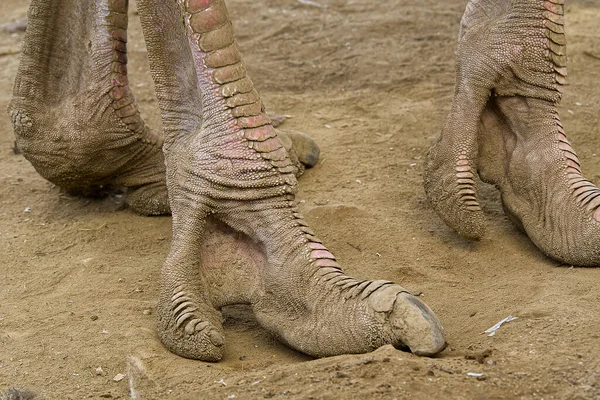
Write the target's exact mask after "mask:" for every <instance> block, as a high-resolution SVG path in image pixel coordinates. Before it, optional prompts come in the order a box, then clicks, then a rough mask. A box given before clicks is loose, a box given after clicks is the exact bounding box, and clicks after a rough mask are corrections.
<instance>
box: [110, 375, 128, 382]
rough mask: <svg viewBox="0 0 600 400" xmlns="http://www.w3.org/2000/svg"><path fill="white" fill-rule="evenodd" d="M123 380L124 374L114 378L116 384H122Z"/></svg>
mask: <svg viewBox="0 0 600 400" xmlns="http://www.w3.org/2000/svg"><path fill="white" fill-rule="evenodd" d="M123 379H125V375H124V374H116V375H115V377H114V378H113V381H115V382H121V381H122V380H123Z"/></svg>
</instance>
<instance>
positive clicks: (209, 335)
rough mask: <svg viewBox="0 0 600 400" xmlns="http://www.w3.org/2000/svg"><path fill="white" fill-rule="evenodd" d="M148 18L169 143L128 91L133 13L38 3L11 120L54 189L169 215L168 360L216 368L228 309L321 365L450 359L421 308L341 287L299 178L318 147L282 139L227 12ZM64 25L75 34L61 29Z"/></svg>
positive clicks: (199, 10)
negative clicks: (308, 218)
mask: <svg viewBox="0 0 600 400" xmlns="http://www.w3.org/2000/svg"><path fill="white" fill-rule="evenodd" d="M51 3H52V4H51ZM57 3H60V4H57ZM138 10H139V12H140V17H141V20H142V26H143V30H144V36H145V40H146V43H147V48H148V56H149V61H150V67H151V71H152V76H153V79H154V83H155V88H156V93H157V97H158V101H159V106H160V109H161V117H162V122H163V130H164V132H163V133H162V134H161V133H157V132H154V131H152V130H151V129H149V128H147V127H146V126H145V124H144V123H143V121H141V118H140V117H139V112H138V110H137V106H136V105H135V101H134V99H133V95H132V94H131V90H130V89H129V85H128V81H127V76H126V56H125V38H126V27H127V19H126V15H127V1H126V0H96V1H95V2H94V3H93V4H90V5H85V6H84V5H81V4H79V2H76V1H75V0H63V1H62V2H56V1H54V2H50V1H48V0H34V1H33V2H32V6H31V10H30V13H29V21H30V26H29V28H28V31H27V34H26V38H25V46H24V50H23V60H22V63H21V67H20V69H19V75H18V77H17V80H16V83H15V93H14V99H13V101H12V103H11V107H10V111H9V112H10V115H11V117H12V120H13V124H14V127H15V132H16V135H17V138H18V143H19V146H20V148H21V149H22V150H23V153H24V154H25V155H26V157H27V158H28V159H29V160H30V161H31V162H32V163H33V164H34V166H35V167H36V169H37V170H38V171H39V172H40V173H41V174H42V175H43V176H45V177H46V178H48V179H49V180H52V181H54V182H56V183H57V184H59V185H61V186H64V187H67V188H80V187H89V186H94V185H100V184H106V183H110V184H119V185H124V186H128V187H130V188H131V189H132V190H131V191H130V192H128V195H129V196H130V197H129V198H128V203H129V204H130V205H131V206H132V207H133V208H134V209H136V210H137V211H139V212H142V213H146V214H158V213H162V212H165V211H168V210H169V208H170V210H171V212H172V215H173V240H172V245H171V251H170V253H169V255H168V257H167V260H166V262H165V264H164V266H163V268H162V272H161V282H160V294H159V301H158V306H157V316H158V331H159V336H160V338H161V340H162V341H163V343H164V344H165V345H166V347H167V348H169V349H170V350H171V351H173V352H175V353H177V354H179V355H181V356H184V357H189V358H197V359H201V360H206V361H216V360H219V359H220V358H221V357H222V355H223V349H224V344H225V343H224V335H223V328H222V325H221V318H222V317H221V313H220V311H219V309H220V308H221V307H223V306H225V305H229V304H240V303H243V304H249V305H251V307H252V310H253V311H254V313H255V315H256V318H257V320H258V321H259V322H260V323H261V324H262V325H263V326H264V327H265V328H266V329H267V330H268V331H269V332H271V333H272V334H273V335H275V336H276V337H278V338H279V339H281V340H282V341H283V342H285V343H287V344H288V345H290V346H291V347H293V348H295V349H297V350H299V351H302V352H304V353H306V354H310V355H313V356H316V357H323V356H330V355H337V354H343V353H361V352H367V351H371V350H374V349H376V348H378V347H380V346H382V345H385V344H392V345H394V346H397V347H408V348H409V349H410V350H411V351H413V352H414V353H416V354H420V355H434V354H437V353H438V352H440V351H442V350H443V349H444V347H445V346H446V343H445V339H444V333H443V329H442V327H441V325H440V323H439V321H438V319H437V317H436V316H435V315H434V314H433V313H432V311H431V310H430V309H429V308H428V307H427V306H426V305H425V304H423V303H422V302H421V301H420V300H418V299H417V298H415V297H413V296H412V295H410V294H409V293H408V291H407V290H406V289H404V288H402V287H400V286H398V285H396V284H394V283H392V282H388V281H361V280H357V279H354V278H352V277H349V276H347V275H345V274H344V273H343V271H342V269H341V267H340V266H339V265H338V263H337V262H336V261H335V257H334V256H333V255H332V254H331V253H330V252H329V251H328V250H327V249H326V247H325V246H324V245H323V244H322V242H321V240H320V239H319V238H318V237H317V236H316V235H315V233H314V232H313V231H312V230H311V229H310V228H309V227H308V226H307V224H306V222H305V221H304V220H303V217H302V215H301V214H300V213H299V210H298V208H297V205H296V202H295V199H294V198H295V193H296V191H297V181H296V176H297V175H298V174H299V173H300V172H301V171H302V168H303V166H302V164H305V165H308V166H310V165H313V164H314V163H315V162H316V160H317V157H318V148H317V147H316V145H315V144H314V142H312V141H311V140H310V139H309V138H308V137H306V136H305V135H303V134H299V133H295V132H288V133H286V134H285V133H284V134H283V135H282V134H278V133H277V132H276V131H275V129H274V128H273V125H272V123H271V121H270V119H269V117H268V116H267V115H266V114H265V112H264V107H263V105H262V102H261V100H260V96H259V95H258V92H257V91H256V90H255V89H254V86H253V84H252V81H251V80H250V78H249V77H248V76H247V73H246V70H245V67H244V64H243V62H242V60H241V56H240V53H239V52H238V50H237V45H236V44H235V42H234V37H233V32H232V28H231V22H230V21H229V17H228V15H227V11H226V8H225V3H224V2H223V1H222V0H220V1H210V0H188V1H183V0H182V1H179V2H177V1H176V0H170V1H165V0H141V1H140V2H139V4H138ZM67 20H68V21H75V22H74V23H73V25H72V26H69V28H68V29H64V25H61V22H62V23H64V22H65V21H67ZM61 27H62V28H63V29H64V30H63V31H61V30H60V29H59V28H61ZM77 35H79V36H77ZM72 36H77V37H75V38H72ZM81 36H83V37H84V38H85V40H82V39H81ZM57 49H59V50H60V51H61V52H63V54H61V57H53V56H52V53H51V52H52V51H57ZM73 57H75V58H73ZM90 71H91V72H90ZM65 78H66V79H65ZM50 104H51V105H50ZM161 145H162V152H161V151H160V147H161ZM163 154H164V156H163Z"/></svg>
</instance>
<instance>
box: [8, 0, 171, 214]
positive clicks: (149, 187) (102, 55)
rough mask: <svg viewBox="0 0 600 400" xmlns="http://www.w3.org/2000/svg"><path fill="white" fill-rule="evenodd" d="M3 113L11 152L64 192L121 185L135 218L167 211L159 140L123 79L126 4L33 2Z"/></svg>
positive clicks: (125, 73)
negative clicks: (11, 135) (10, 131)
mask: <svg viewBox="0 0 600 400" xmlns="http://www.w3.org/2000/svg"><path fill="white" fill-rule="evenodd" d="M28 16H29V23H28V28H27V31H26V33H25V38H24V42H23V50H22V56H21V63H20V64H19V70H18V73H17V78H16V80H15V85H14V90H13V99H12V101H11V103H10V106H9V114H10V117H11V120H12V123H13V127H14V130H15V135H16V138H17V145H18V146H19V148H20V150H21V151H22V153H23V155H24V156H25V157H26V158H27V159H28V160H29V161H30V162H31V163H32V164H33V166H34V167H35V169H36V170H37V171H38V172H39V173H40V175H42V176H43V177H44V178H46V179H48V180H49V181H51V182H53V183H55V184H56V185H58V186H60V187H63V188H65V189H68V190H70V191H78V190H88V188H90V187H94V186H101V185H108V184H110V185H119V186H126V187H129V188H130V190H129V191H128V194H127V199H126V201H127V203H128V204H130V205H131V207H132V208H133V209H135V210H136V211H138V212H140V213H142V214H163V213H167V212H168V204H167V196H166V184H165V178H164V174H165V168H164V158H163V155H162V151H161V146H162V142H163V138H162V135H161V134H160V133H158V132H156V131H154V130H152V129H150V128H149V127H148V126H146V124H145V123H144V121H143V120H142V118H141V117H140V114H139V111H138V107H137V104H136V102H135V99H134V97H133V94H132V92H131V89H130V88H129V81H128V78H127V52H126V41H127V2H126V1H108V0H107V1H98V2H95V3H90V4H88V2H76V1H72V0H70V1H67V0H65V1H59V2H56V1H49V0H34V1H32V3H31V6H30V8H29V14H28Z"/></svg>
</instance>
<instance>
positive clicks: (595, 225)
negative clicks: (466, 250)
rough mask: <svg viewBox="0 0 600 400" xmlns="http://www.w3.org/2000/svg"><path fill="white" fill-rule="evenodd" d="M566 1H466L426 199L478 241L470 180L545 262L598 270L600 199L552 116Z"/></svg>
mask: <svg viewBox="0 0 600 400" xmlns="http://www.w3.org/2000/svg"><path fill="white" fill-rule="evenodd" d="M563 3H564V0H513V1H510V0H471V1H470V2H469V4H468V5H467V9H466V11H465V14H464V16H463V19H462V22H461V30H460V34H459V46H458V51H457V78H456V87H455V95H454V100H453V103H452V108H451V111H450V114H449V115H448V118H447V120H446V123H445V125H444V128H443V131H442V134H441V137H440V139H439V141H438V142H437V143H436V144H435V145H434V146H433V147H432V149H431V150H430V152H429V155H428V161H427V166H426V172H425V190H426V192H427V196H428V198H429V200H430V203H431V204H432V205H433V207H434V209H435V210H436V211H437V213H438V214H439V215H440V216H441V217H442V219H443V220H444V221H445V222H446V223H447V224H448V225H449V226H450V227H452V228H453V229H455V230H456V231H457V232H458V233H460V234H461V235H463V236H465V237H467V238H470V239H478V238H480V237H481V236H482V235H483V233H484V218H483V213H482V211H481V207H480V205H479V202H478V198H477V188H476V183H475V179H476V176H477V175H479V177H480V178H481V179H482V180H483V181H484V182H488V183H491V184H494V185H496V186H497V187H498V189H499V190H500V192H501V195H502V203H503V206H504V209H505V212H506V214H507V215H508V217H509V218H510V220H511V221H513V222H514V223H515V224H516V225H517V226H518V227H519V228H520V229H522V230H523V231H524V232H526V233H527V235H528V236H529V237H530V238H531V240H532V241H533V242H534V243H535V244H536V245H537V246H538V247H539V248H540V249H541V250H542V251H543V252H544V253H545V254H547V255H548V256H550V257H552V258H555V259H557V260H559V261H561V262H563V263H567V264H573V265H581V266H598V265H600V222H599V220H600V209H599V206H600V191H599V190H598V189H597V188H596V187H595V186H594V185H593V184H592V183H591V182H590V181H588V180H587V179H586V178H585V177H583V175H582V173H581V168H580V165H579V160H578V158H577V155H576V154H575V151H574V150H573V148H572V147H571V145H570V144H569V141H568V140H567V137H566V135H565V131H564V129H563V127H562V124H561V122H560V118H559V115H558V111H557V106H558V104H559V102H560V99H561V94H562V91H563V85H564V83H565V77H566V74H567V70H566V61H567V60H566V39H565V34H564V17H563V14H564V13H563Z"/></svg>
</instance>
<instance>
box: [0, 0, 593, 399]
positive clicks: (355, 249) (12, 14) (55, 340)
mask: <svg viewBox="0 0 600 400" xmlns="http://www.w3.org/2000/svg"><path fill="white" fill-rule="evenodd" d="M317 1H318V4H321V5H323V7H318V6H315V5H311V4H303V3H306V2H301V1H298V0H268V1H257V2H250V1H243V0H229V1H228V4H229V9H230V10H231V14H232V18H233V21H234V24H235V27H236V31H237V36H238V39H239V43H240V47H241V49H242V51H243V53H244V55H245V58H246V63H247V65H248V69H249V71H250V74H251V76H252V78H253V80H254V81H255V83H256V86H257V87H258V88H259V90H260V91H261V94H262V95H263V99H264V101H265V104H266V105H267V108H268V109H269V110H270V111H273V112H276V113H280V114H287V115H290V118H289V119H288V120H287V121H286V122H285V125H284V127H287V128H291V129H297V130H303V131H305V132H307V133H309V134H310V135H312V136H313V137H314V138H315V139H316V140H317V141H318V143H319V144H320V145H321V147H322V158H321V161H320V162H319V164H318V165H317V166H316V167H315V168H314V169H312V170H310V171H308V172H307V173H306V174H305V176H304V177H303V178H302V179H301V191H300V194H299V200H301V208H302V210H303V214H304V215H305V216H306V218H307V220H308V222H309V223H310V224H311V226H312V227H313V229H315V230H316V231H317V232H318V235H319V236H320V237H321V238H322V239H324V241H325V243H326V244H327V245H328V246H329V247H330V249H331V250H332V251H333V252H334V253H335V254H336V255H337V257H338V259H339V260H340V261H341V263H342V264H343V265H344V267H345V269H346V270H347V272H349V273H350V274H353V275H355V276H357V277H361V278H376V279H389V280H393V281H396V282H398V283H400V284H402V285H404V286H405V287H407V288H409V289H410V290H412V291H413V292H417V293H419V292H420V293H421V296H422V299H423V300H424V301H426V302H427V303H428V304H429V305H430V306H431V307H432V308H433V309H434V310H435V311H436V312H437V314H438V316H439V317H440V319H441V321H442V323H443V324H444V326H445V328H446V331H447V336H448V341H449V347H448V349H447V350H445V351H444V352H443V353H442V354H441V355H440V356H439V357H437V358H419V357H416V356H413V355H412V354H409V353H404V352H401V351H398V350H395V349H392V348H385V347H384V348H382V349H380V350H378V351H376V352H374V353H372V354H366V355H356V356H341V357H333V358H329V359H323V360H311V359H310V358H309V357H306V356H304V355H302V354H300V353H297V352H295V351H293V350H290V349H288V348H286V347H285V346H283V345H281V344H279V343H278V342H276V341H275V340H274V339H273V338H272V337H270V336H269V334H268V333H266V332H265V331H264V330H262V329H261V328H260V327H259V326H257V324H256V322H255V321H254V319H253V317H252V315H251V314H250V313H249V312H248V310H247V309H246V308H244V307H231V308H228V309H226V310H225V316H226V319H225V327H226V334H227V352H226V355H225V358H224V360H223V361H222V362H220V363H217V364H209V363H203V362H198V361H193V360H186V359H183V358H180V357H177V356H175V355H173V354H171V353H169V352H168V351H167V350H165V349H164V348H163V347H162V345H161V344H160V342H159V341H158V338H157V336H156V333H155V328H154V315H153V307H154V305H155V301H156V297H157V280H158V272H159V269H160V267H161V264H162V263H163V261H164V259H165V256H166V254H167V251H168V248H169V242H170V233H171V232H170V231H171V225H170V224H171V220H170V218H168V217H161V218H145V217H141V216H138V215H135V214H134V213H132V212H131V211H130V210H127V209H123V207H121V206H120V199H119V198H117V197H109V198H107V199H104V200H90V199H81V198H71V197H67V196H65V195H63V194H61V193H60V192H59V190H58V189H57V188H56V187H54V186H53V185H52V184H50V183H49V182H47V181H45V180H44V179H42V178H41V177H40V176H39V175H38V174H37V173H36V172H35V171H34V170H33V168H32V167H31V165H30V164H29V163H28V162H27V161H26V160H25V159H24V158H23V156H21V155H16V154H14V153H13V150H12V144H13V132H12V128H11V126H10V122H9V119H8V117H7V115H6V114H3V113H0V185H1V186H0V188H1V189H0V218H1V219H0V221H1V225H0V280H1V281H2V283H1V291H0V388H2V387H5V386H9V385H14V386H19V387H26V388H29V389H31V390H33V391H35V392H36V393H38V394H39V395H40V396H41V397H42V398H45V399H82V398H109V399H110V398H112V399H116V398H121V399H126V398H129V397H130V394H129V387H130V379H128V377H125V378H124V379H122V380H121V381H119V382H116V381H114V380H113V378H114V377H115V376H117V375H118V374H128V361H127V358H128V357H129V356H134V357H136V359H137V360H140V361H141V362H142V363H143V365H144V366H145V369H146V371H147V375H146V376H145V377H141V378H140V377H139V375H140V374H139V373H136V370H135V368H134V369H133V370H131V369H130V370H129V376H131V377H133V379H132V381H133V385H134V387H135V388H137V389H139V390H143V391H145V392H146V393H147V395H146V398H174V399H175V398H177V399H185V398H189V399H198V398H211V399H212V398H214V399H232V398H239V399H245V398H298V399H337V398H386V399H388V398H389V399H394V398H398V399H403V398H411V399H432V398H445V399H501V398H502V399H504V398H514V399H599V398H600V328H599V327H600V307H599V305H600V270H597V269H584V268H572V267H570V266H568V265H558V263H557V262H555V261H553V260H550V259H548V258H546V257H544V256H543V255H542V254H541V253H540V252H539V251H538V250H537V249H536V247H535V246H534V245H533V244H532V243H531V242H530V241H529V240H528V238H527V237H526V236H524V235H523V234H521V233H519V232H518V231H517V230H516V229H515V228H514V227H513V226H512V225H511V224H510V223H509V222H508V221H507V219H506V218H505V217H504V215H503V213H502V209H501V207H500V205H499V203H498V197H497V195H496V193H495V190H494V189H493V188H491V187H482V193H483V196H482V197H483V205H484V208H485V211H486V213H487V216H488V228H489V229H488V233H487V236H486V237H485V238H484V239H483V240H481V241H480V242H476V243H475V242H469V241H466V240H463V239H461V238H460V237H458V236H457V235H456V234H455V233H454V232H453V231H451V230H450V229H449V228H447V227H446V226H445V225H444V224H443V223H442V222H441V220H439V219H438V217H437V216H436V215H435V214H434V212H433V211H432V210H431V209H430V208H429V206H428V204H427V201H426V199H425V195H424V192H423V188H422V172H423V160H424V155H425V153H426V151H427V148H428V147H429V145H430V143H431V142H432V140H433V139H434V138H435V137H436V136H437V135H438V133H439V131H440V129H441V126H442V123H443V120H444V118H445V116H446V114H447V112H448V109H449V106H450V100H451V95H452V91H453V64H454V60H453V51H454V49H455V47H456V37H457V32H458V22H459V20H460V17H461V15H462V12H463V10H464V6H465V3H466V1H465V0H444V1H437V0H420V1H417V2H409V3H407V2H405V1H399V0H389V1H379V2H378V1H370V0H317ZM325 6H326V7H325ZM26 10H27V2H26V1H23V0H3V1H2V2H1V3H0V24H4V23H8V22H11V21H13V20H18V19H20V18H23V17H24V16H25V15H26ZM599 12H600V4H598V2H597V0H570V1H569V3H568V5H567V8H566V14H567V23H568V39H569V40H570V43H569V55H570V65H569V72H570V86H568V87H567V93H566V95H565V98H564V101H563V103H562V106H561V113H562V117H563V122H564V124H565V127H566V129H567V132H568V133H569V135H570V138H571V140H572V142H573V145H574V147H575V148H576V149H577V151H578V152H579V155H580V158H581V160H582V164H583V168H584V172H587V175H588V176H589V177H590V178H591V179H592V180H595V181H596V182H599V181H600V155H597V152H598V153H600V132H599V130H600V125H599V122H598V117H599V116H600V28H599V25H598V13H599ZM131 14H132V22H131V30H130V43H131V45H130V46H129V49H130V59H131V60H132V61H131V62H132V66H131V69H130V70H131V81H132V82H133V85H134V86H135V92H136V95H137V98H138V100H139V103H140V107H141V108H142V110H143V114H144V116H145V118H146V119H147V121H149V123H150V124H151V125H153V126H159V124H160V121H159V115H158V113H157V111H156V101H155V99H154V96H153V91H152V83H151V80H150V77H149V75H148V73H147V71H148V66H147V63H146V61H145V58H146V51H145V48H144V46H143V40H142V36H141V31H140V28H139V20H138V17H137V16H136V15H135V13H134V12H132V13H131ZM21 39H22V33H13V34H10V33H6V32H0V109H1V110H4V109H6V106H7V104H8V101H9V100H10V96H11V87H12V81H13V79H14V76H15V73H16V70H17V65H18V61H19V56H18V53H19V49H20V42H21ZM509 315H512V316H515V317H518V319H517V320H515V321H513V322H510V323H507V324H506V325H504V326H502V327H501V328H500V329H499V330H498V331H497V334H496V335H495V336H493V337H489V336H487V335H484V334H482V332H483V331H484V330H485V329H487V328H489V327H491V326H492V325H494V324H495V323H496V322H498V321H500V320H502V319H503V318H505V317H507V316H509ZM129 364H131V362H129ZM469 373H477V374H483V375H482V376H479V377H476V376H470V375H469Z"/></svg>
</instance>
